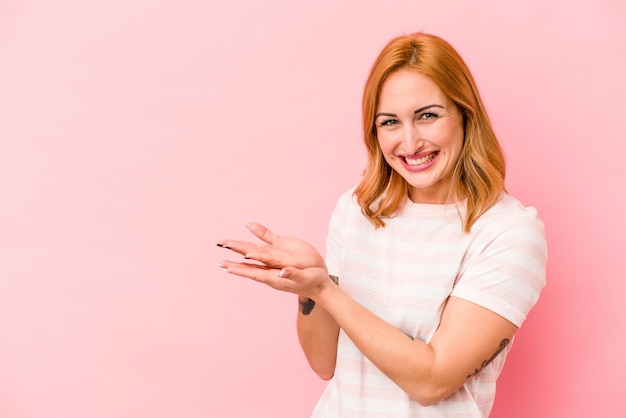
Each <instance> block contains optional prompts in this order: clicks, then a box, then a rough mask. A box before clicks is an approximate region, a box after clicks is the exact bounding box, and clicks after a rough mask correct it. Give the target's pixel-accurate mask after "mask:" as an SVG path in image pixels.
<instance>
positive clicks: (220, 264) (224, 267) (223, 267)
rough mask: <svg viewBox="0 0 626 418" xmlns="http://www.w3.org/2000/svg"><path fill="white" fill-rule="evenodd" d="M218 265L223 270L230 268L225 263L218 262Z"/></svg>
mask: <svg viewBox="0 0 626 418" xmlns="http://www.w3.org/2000/svg"><path fill="white" fill-rule="evenodd" d="M217 266H218V267H219V268H221V269H222V270H224V271H228V268H227V267H226V266H225V265H223V264H222V263H217Z"/></svg>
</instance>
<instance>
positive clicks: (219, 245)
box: [215, 242, 224, 247]
mask: <svg viewBox="0 0 626 418" xmlns="http://www.w3.org/2000/svg"><path fill="white" fill-rule="evenodd" d="M215 245H217V246H218V247H223V246H224V244H220V243H219V242H218V243H217V244H215Z"/></svg>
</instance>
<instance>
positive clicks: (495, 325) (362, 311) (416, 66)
mask: <svg viewBox="0 0 626 418" xmlns="http://www.w3.org/2000/svg"><path fill="white" fill-rule="evenodd" d="M363 133H364V139H365V145H366V147H367V150H368V164H367V168H366V170H365V173H364V176H363V178H362V180H361V182H360V184H358V186H356V188H354V189H351V190H349V191H348V192H346V193H345V194H343V195H342V196H341V197H340V199H339V201H338V203H337V206H336V208H335V211H334V212H333V215H332V218H331V221H330V227H329V234H328V240H327V246H326V259H325V260H324V259H322V257H321V256H320V255H319V254H318V253H317V252H316V251H315V250H314V249H313V248H312V247H311V246H310V245H308V244H307V243H305V242H304V241H300V240H297V239H295V238H288V237H282V236H277V235H276V234H274V233H273V232H272V231H270V230H268V229H266V228H265V227H263V226H261V225H258V224H249V225H248V227H249V228H250V230H251V231H252V233H253V234H255V235H256V236H257V237H259V238H260V239H261V240H262V241H264V244H262V245H257V244H252V243H247V242H241V241H231V240H224V241H221V242H220V243H218V245H219V246H222V247H225V248H227V249H232V250H234V251H235V252H237V253H240V254H242V255H244V256H245V257H246V258H248V259H251V260H256V261H258V262H260V263H262V264H263V265H262V266H259V265H258V264H257V263H255V264H251V263H245V262H243V263H240V262H233V261H223V262H221V263H220V264H219V266H220V267H221V268H222V269H224V270H225V271H227V272H229V273H232V274H235V275H238V276H243V277H247V278H251V279H254V280H257V281H259V282H262V283H265V284H267V285H269V286H271V287H273V288H275V289H278V290H282V291H286V292H291V293H295V294H297V295H298V298H299V302H300V313H299V314H298V323H297V328H298V336H299V339H300V343H301V345H302V348H303V350H304V352H305V354H306V357H307V359H308V361H309V363H310V365H311V367H312V368H313V370H314V371H315V372H316V373H317V374H319V376H321V377H322V378H323V379H331V381H330V383H329V385H328V387H327V388H326V390H325V392H324V394H323V395H322V397H321V399H320V401H319V402H318V404H317V407H316V408H315V411H314V412H313V416H314V417H325V418H326V417H392V416H393V417H431V416H432V417H444V416H445V417H452V416H454V417H465V418H467V417H486V416H488V415H489V412H490V410H491V407H492V405H493V400H494V396H495V383H496V379H497V377H498V375H499V373H500V371H501V370H502V367H503V364H504V359H505V357H506V354H507V352H508V351H509V349H510V348H511V341H512V340H513V336H514V334H515V332H516V331H517V329H518V328H519V326H520V325H521V324H522V322H523V321H524V319H525V318H526V315H527V314H528V312H529V311H530V309H531V308H532V306H533V305H534V304H535V302H536V301H537V299H538V297H539V293H540V291H541V289H542V288H543V286H544V284H545V264H546V241H545V234H544V228H543V224H542V222H541V221H540V219H539V218H538V217H537V213H536V210H535V209H534V208H526V207H524V206H522V205H521V204H520V202H518V201H517V200H516V199H514V198H513V197H511V196H510V195H508V194H507V193H506V192H505V190H504V174H505V164H504V157H503V155H502V152H501V149H500V146H499V144H498V141H497V139H496V137H495V134H494V132H493V129H492V127H491V124H490V122H489V119H488V117H487V114H486V112H485V109H484V106H483V104H482V101H481V99H480V96H479V94H478V90H477V89H476V85H475V83H474V80H473V78H472V76H471V74H470V72H469V70H468V68H467V66H466V65H465V63H464V62H463V60H462V59H461V57H460V56H459V55H458V53H457V52H456V51H455V50H454V49H453V48H452V47H451V46H450V45H449V44H448V43H447V42H446V41H444V40H443V39H441V38H439V37H436V36H433V35H429V34H424V33H417V34H411V35H407V36H401V37H398V38H396V39H393V40H392V41H391V42H390V43H389V44H388V45H387V46H386V47H385V48H384V49H383V51H382V52H381V53H380V55H379V56H378V58H377V60H376V61H375V63H374V66H373V68H372V70H371V72H370V75H369V78H368V80H367V83H366V85H365V91H364V95H363Z"/></svg>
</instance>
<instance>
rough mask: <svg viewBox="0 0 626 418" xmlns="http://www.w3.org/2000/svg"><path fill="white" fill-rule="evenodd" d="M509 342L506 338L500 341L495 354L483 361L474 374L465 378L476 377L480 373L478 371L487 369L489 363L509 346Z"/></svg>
mask: <svg viewBox="0 0 626 418" xmlns="http://www.w3.org/2000/svg"><path fill="white" fill-rule="evenodd" d="M509 342H511V340H509V339H508V338H505V339H504V340H502V341H500V347H498V350H497V351H496V352H495V353H493V355H492V356H491V357H489V358H488V359H487V360H485V361H483V362H482V364H481V365H480V367H479V368H478V369H476V370H475V371H474V373H472V374H468V375H467V378H468V379H469V378H470V377H473V376H476V375H477V374H478V373H480V371H481V370H482V369H484V368H485V367H487V365H488V364H489V363H491V362H492V361H493V359H495V358H496V357H498V354H500V353H501V352H502V350H504V347H506V346H507V345H509Z"/></svg>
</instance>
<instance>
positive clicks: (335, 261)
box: [325, 190, 352, 277]
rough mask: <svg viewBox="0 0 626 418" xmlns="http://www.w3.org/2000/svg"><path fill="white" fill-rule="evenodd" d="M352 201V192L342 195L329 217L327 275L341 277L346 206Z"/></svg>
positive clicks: (326, 258)
mask: <svg viewBox="0 0 626 418" xmlns="http://www.w3.org/2000/svg"><path fill="white" fill-rule="evenodd" d="M350 199H352V190H350V191H348V192H345V193H344V194H342V195H341V196H340V197H339V199H338V200H337V203H336V204H335V209H334V210H333V213H332V215H331V217H330V222H329V225H328V235H327V237H326V257H325V261H326V268H327V269H328V274H330V275H333V276H337V277H341V275H342V274H341V273H342V272H341V271H340V270H341V256H342V251H344V250H345V248H344V245H343V234H344V233H345V229H346V227H347V225H346V221H345V219H346V211H347V205H348V203H349V202H350Z"/></svg>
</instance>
